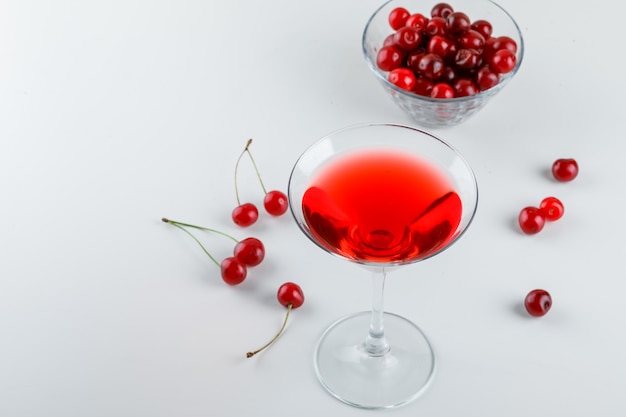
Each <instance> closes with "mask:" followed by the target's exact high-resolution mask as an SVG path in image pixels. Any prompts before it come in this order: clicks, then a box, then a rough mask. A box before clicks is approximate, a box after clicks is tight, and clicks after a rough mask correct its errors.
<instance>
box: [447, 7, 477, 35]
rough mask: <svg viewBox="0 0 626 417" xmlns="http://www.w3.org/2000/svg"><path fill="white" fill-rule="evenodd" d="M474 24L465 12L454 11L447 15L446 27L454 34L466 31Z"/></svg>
mask: <svg viewBox="0 0 626 417" xmlns="http://www.w3.org/2000/svg"><path fill="white" fill-rule="evenodd" d="M471 25H472V23H471V21H470V19H469V17H468V16H467V15H466V14H465V13H463V12H452V13H450V14H449V15H448V17H446V28H447V31H448V32H449V33H451V34H452V35H454V36H460V35H461V34H463V33H465V32H466V31H467V30H468V29H469V28H470V26H471Z"/></svg>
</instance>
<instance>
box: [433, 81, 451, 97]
mask: <svg viewBox="0 0 626 417" xmlns="http://www.w3.org/2000/svg"><path fill="white" fill-rule="evenodd" d="M430 96H431V97H432V98H454V89H453V88H452V87H451V86H450V85H449V84H446V83H437V84H435V85H434V86H433V89H432V90H431V91H430Z"/></svg>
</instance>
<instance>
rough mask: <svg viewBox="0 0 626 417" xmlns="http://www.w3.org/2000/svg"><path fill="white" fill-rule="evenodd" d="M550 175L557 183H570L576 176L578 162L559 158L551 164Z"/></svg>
mask: <svg viewBox="0 0 626 417" xmlns="http://www.w3.org/2000/svg"><path fill="white" fill-rule="evenodd" d="M552 175H553V176H554V178H555V179H556V180H557V181H561V182H566V181H571V180H573V179H574V178H576V176H577V175H578V162H576V160H575V159H572V158H561V159H557V160H556V161H554V163H553V164H552Z"/></svg>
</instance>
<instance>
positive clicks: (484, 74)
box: [474, 65, 500, 91]
mask: <svg viewBox="0 0 626 417" xmlns="http://www.w3.org/2000/svg"><path fill="white" fill-rule="evenodd" d="M474 78H475V81H476V85H477V86H478V88H479V89H480V90H481V91H485V90H489V89H490V88H492V87H495V86H496V85H498V83H499V82H500V75H499V74H498V73H497V72H495V71H494V70H492V69H491V68H489V65H484V66H482V67H481V68H480V69H479V70H478V71H476V75H475V76H474Z"/></svg>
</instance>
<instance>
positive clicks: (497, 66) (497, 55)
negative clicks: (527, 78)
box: [489, 49, 517, 74]
mask: <svg viewBox="0 0 626 417" xmlns="http://www.w3.org/2000/svg"><path fill="white" fill-rule="evenodd" d="M516 64H517V57H516V56H515V53H513V52H511V51H510V50H508V49H500V50H498V51H496V52H494V54H493V56H492V57H491V58H490V59H489V66H491V68H492V69H493V70H494V71H495V72H498V73H500V74H506V73H509V72H511V71H513V69H514V68H515V65H516Z"/></svg>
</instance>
